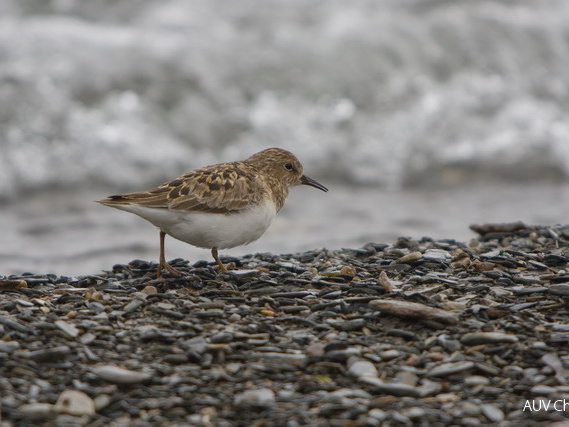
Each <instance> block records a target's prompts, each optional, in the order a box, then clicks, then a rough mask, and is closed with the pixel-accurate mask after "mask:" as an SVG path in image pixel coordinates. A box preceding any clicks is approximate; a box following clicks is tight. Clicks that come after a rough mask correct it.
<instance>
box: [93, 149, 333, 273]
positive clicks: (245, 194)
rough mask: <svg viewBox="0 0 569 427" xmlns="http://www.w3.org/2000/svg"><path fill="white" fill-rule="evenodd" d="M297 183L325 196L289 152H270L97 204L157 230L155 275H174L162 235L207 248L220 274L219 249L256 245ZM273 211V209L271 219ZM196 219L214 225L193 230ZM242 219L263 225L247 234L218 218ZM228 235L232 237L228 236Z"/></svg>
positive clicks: (221, 265) (218, 165)
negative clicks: (133, 215) (123, 212)
mask: <svg viewBox="0 0 569 427" xmlns="http://www.w3.org/2000/svg"><path fill="white" fill-rule="evenodd" d="M300 184H305V185H311V186H313V187H316V188H319V189H320V190H323V191H328V190H327V189H326V188H325V187H324V186H322V185H321V184H319V183H317V182H316V181H314V180H312V179H311V178H308V177H307V176H305V175H303V168H302V165H301V164H300V162H299V161H298V159H297V158H296V157H295V156H294V155H293V154H292V153H290V152H288V151H286V150H282V149H280V148H269V149H266V150H263V151H261V152H259V153H256V154H254V155H252V156H251V157H249V158H248V159H246V160H243V161H239V162H232V163H220V164H217V165H212V166H206V167H204V168H201V169H196V170H194V171H191V172H188V173H186V174H184V175H181V176H179V177H178V178H175V179H173V180H171V181H168V182H166V183H164V184H162V185H160V186H158V187H156V188H153V189H151V190H148V191H141V192H136V193H128V194H121V195H115V196H110V197H108V198H106V199H104V200H99V201H98V202H99V203H102V204H104V205H107V206H112V207H116V208H119V209H123V210H127V211H130V212H133V213H136V214H137V215H139V216H141V217H143V218H144V219H146V220H148V221H150V222H152V223H153V224H154V225H156V226H157V227H158V228H160V230H161V234H160V238H161V254H160V255H161V257H160V266H159V270H158V273H159V275H160V272H161V269H162V267H164V268H167V269H168V270H169V271H170V272H171V273H173V274H174V272H175V271H176V270H174V269H173V268H172V267H170V266H169V265H168V264H166V262H165V261H164V251H163V245H164V235H165V234H170V235H172V236H173V237H175V238H178V239H179V240H182V241H185V242H187V243H190V244H193V245H195V246H199V247H209V248H210V249H212V254H213V256H214V258H215V259H216V261H217V263H218V265H219V266H220V269H221V270H224V269H225V267H224V266H223V264H221V261H219V258H218V257H217V248H218V247H221V248H224V247H233V246H239V245H240V244H246V243H249V242H250V241H252V240H256V239H257V238H258V237H259V236H260V235H261V234H262V233H263V232H264V231H265V230H266V228H267V227H268V225H269V224H270V221H271V220H272V216H274V213H276V212H278V211H279V210H280V209H281V208H282V207H283V205H284V202H285V199H286V197H287V196H288V192H289V189H290V188H291V187H294V186H296V185H300ZM271 210H274V213H272V216H271ZM164 213H166V215H164ZM192 214H193V216H192ZM197 214H211V215H213V216H211V217H208V218H210V219H212V220H214V221H213V222H211V221H203V222H202V223H201V227H199V226H197V225H194V222H197V221H194V219H196V218H201V217H199V216H196V215H197ZM240 214H243V215H248V216H249V217H250V218H253V219H254V218H256V216H258V218H259V221H260V222H261V225H259V226H258V227H257V226H256V225H255V221H253V222H252V223H251V221H248V222H247V224H248V225H249V228H251V227H252V228H253V229H252V230H251V231H249V230H247V227H245V229H243V230H241V229H239V225H238V223H239V221H235V222H236V224H237V225H236V228H235V230H229V231H228V230H226V228H227V226H226V224H225V220H224V219H222V218H223V217H228V216H229V217H231V216H233V217H234V218H235V219H237V218H242V217H241V216H238V215H240ZM180 215H189V216H185V217H184V216H182V217H181V216H180ZM214 218H218V220H215V219H214ZM216 221H218V222H216ZM265 223H266V224H265ZM216 228H219V230H216ZM204 230H205V231H204ZM206 232H207V233H208V234H207V235H206ZM231 232H234V234H235V236H231V235H230V234H231ZM240 242H244V243H240Z"/></svg>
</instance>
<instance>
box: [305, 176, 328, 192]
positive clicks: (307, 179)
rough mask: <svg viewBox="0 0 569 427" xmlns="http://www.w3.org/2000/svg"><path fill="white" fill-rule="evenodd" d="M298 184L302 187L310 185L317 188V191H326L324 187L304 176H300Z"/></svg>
mask: <svg viewBox="0 0 569 427" xmlns="http://www.w3.org/2000/svg"><path fill="white" fill-rule="evenodd" d="M300 183H301V184H304V185H310V186H311V187H315V188H318V189H319V190H322V191H328V189H327V188H326V187H324V186H323V185H322V184H320V183H318V182H316V181H314V180H313V179H312V178H308V177H307V176H306V175H302V176H301V177H300Z"/></svg>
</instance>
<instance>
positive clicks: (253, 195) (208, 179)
mask: <svg viewBox="0 0 569 427" xmlns="http://www.w3.org/2000/svg"><path fill="white" fill-rule="evenodd" d="M219 166H220V165H216V167H206V168H202V169H198V170H195V171H192V172H189V173H187V174H185V175H182V176H180V177H178V178H176V179H174V180H172V181H169V182H167V183H165V184H162V185H160V186H158V187H156V188H153V189H151V190H148V191H141V192H137V193H128V194H121V195H116V196H110V197H108V198H107V199H104V200H100V201H99V202H100V203H102V204H105V205H110V206H112V205H139V206H146V207H151V208H166V209H171V210H176V211H188V212H211V213H225V214H230V213H235V212H238V211H240V210H241V209H243V208H245V207H246V206H248V205H250V204H251V203H253V204H254V203H257V202H258V201H259V200H258V195H259V194H260V191H259V188H258V187H259V183H258V181H257V180H256V179H255V176H254V175H252V174H251V173H250V172H249V171H246V170H244V169H243V168H240V167H239V166H237V165H233V164H227V165H223V166H224V167H223V168H220V167H219Z"/></svg>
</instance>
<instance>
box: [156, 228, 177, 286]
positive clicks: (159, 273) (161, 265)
mask: <svg viewBox="0 0 569 427" xmlns="http://www.w3.org/2000/svg"><path fill="white" fill-rule="evenodd" d="M165 238H166V233H164V232H163V231H162V230H160V262H159V263H158V271H157V272H156V277H157V278H160V277H162V269H163V268H165V269H166V270H168V271H169V272H170V274H172V275H173V276H176V277H179V276H181V273H180V272H179V271H178V270H176V269H175V268H174V267H172V266H171V265H170V264H168V263H167V262H166V257H165V256H164V239H165Z"/></svg>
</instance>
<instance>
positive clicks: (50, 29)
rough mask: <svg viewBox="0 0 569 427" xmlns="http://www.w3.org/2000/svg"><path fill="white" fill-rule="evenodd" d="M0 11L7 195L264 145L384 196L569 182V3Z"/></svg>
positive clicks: (189, 164) (69, 5)
mask: <svg viewBox="0 0 569 427" xmlns="http://www.w3.org/2000/svg"><path fill="white" fill-rule="evenodd" d="M0 12H1V14H0V16H1V18H0V122H1V123H2V126H0V197H4V198H6V197H8V198H9V197H10V196H11V195H15V194H17V193H18V192H19V191H21V190H26V189H29V190H38V189H39V190H41V189H44V188H49V187H52V186H57V187H63V188H67V187H69V188H71V187H73V188H74V189H76V188H81V187H85V188H87V187H90V186H92V185H93V183H99V184H104V185H107V186H108V187H112V188H113V189H115V190H117V189H123V188H125V189H126V188H128V189H138V187H139V186H140V185H143V186H144V185H150V184H156V183H157V182H160V181H161V180H162V179H166V178H168V177H171V176H172V175H173V174H175V173H177V172H182V171H185V170H188V169H191V168H194V167H197V166H201V165H204V164H208V163H214V162H217V161H220V160H233V159H238V158H243V157H246V156H248V155H250V154H251V153H253V152H255V151H257V150H260V149H262V148H265V147H267V146H281V147H284V148H288V149H291V150H292V151H294V152H295V153H297V154H298V155H299V157H300V158H301V159H302V161H303V162H304V163H305V164H306V169H307V171H308V170H309V171H311V172H310V173H311V174H312V175H315V176H318V177H321V178H326V179H332V178H335V179H337V180H338V181H344V182H346V183H367V184H373V185H382V186H385V187H391V188H397V187H400V186H402V185H405V184H408V185H414V184H421V183H425V182H427V183H431V184H434V185H437V184H440V183H441V182H442V183H455V182H459V183H460V182H462V181H463V180H466V179H469V178H471V177H472V176H473V175H474V176H476V175H477V174H483V175H487V176H501V177H503V178H505V179H511V180H519V179H523V178H536V177H547V178H554V179H567V177H568V176H569V121H568V120H567V105H568V103H569V79H567V70H568V69H569V44H568V43H567V40H569V2H567V1H565V0H556V1H555V0H548V1H545V0H541V1H539V0H535V1H532V2H515V3H512V2H506V1H476V2H456V1H451V0H449V1H425V0H406V1H401V0H382V1H375V0H374V1H350V2H345V1H343V0H331V1H327V2H317V3H314V2H306V1H304V0H292V1H290V0H289V1H271V2H258V1H253V0H244V1H240V2H233V1H230V0H217V1H211V0H194V1H179V0H152V1H146V2H142V3H141V2H129V1H116V2H113V4H112V5H110V4H109V3H107V2H97V1H92V2H81V1H76V0H68V1H60V2H49V3H46V2H43V1H39V0H38V1H30V2H24V3H20V2H17V1H12V2H5V3H4V4H3V5H2V6H0ZM353 165H356V166H357V167H352V166H353ZM449 171H450V172H449ZM140 180H142V181H144V182H143V183H139V182H138V181H140ZM135 187H136V188H135Z"/></svg>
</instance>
